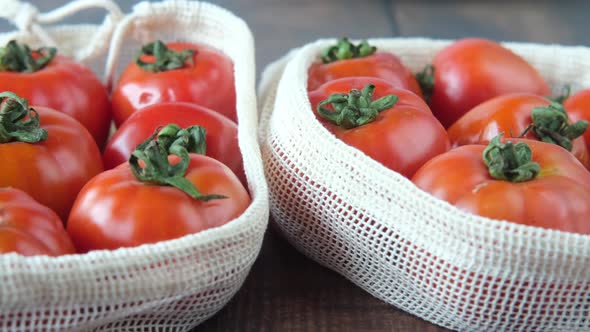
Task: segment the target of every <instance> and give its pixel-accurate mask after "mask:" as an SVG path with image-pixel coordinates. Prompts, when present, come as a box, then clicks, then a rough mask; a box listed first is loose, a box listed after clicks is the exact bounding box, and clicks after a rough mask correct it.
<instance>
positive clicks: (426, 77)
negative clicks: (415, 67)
mask: <svg viewBox="0 0 590 332" xmlns="http://www.w3.org/2000/svg"><path fill="white" fill-rule="evenodd" d="M416 80H417V81H418V84H420V89H421V90H422V94H423V95H424V99H425V100H426V102H429V101H430V97H431V96H432V93H433V92H434V66H433V65H427V66H426V67H424V70H422V71H421V72H419V73H417V74H416Z"/></svg>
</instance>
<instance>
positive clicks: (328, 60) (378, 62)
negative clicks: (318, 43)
mask: <svg viewBox="0 0 590 332" xmlns="http://www.w3.org/2000/svg"><path fill="white" fill-rule="evenodd" d="M363 46H364V48H365V49H366V50H365V51H364V52H362V51H361V50H360V48H361V47H363ZM340 49H345V50H349V52H348V53H346V52H345V53H344V54H341V55H340V56H339V55H338V51H339V50H340ZM375 51H376V48H375V47H371V46H369V45H368V44H366V42H364V43H362V44H360V45H358V46H355V45H353V44H351V43H350V42H349V41H348V40H347V39H342V40H340V41H339V42H338V44H337V45H336V46H333V47H330V48H329V49H328V50H327V52H326V53H327V55H325V56H324V57H323V63H314V64H312V65H311V67H310V68H309V76H308V80H307V90H308V91H313V90H315V89H317V88H318V87H320V85H322V84H324V83H326V82H329V81H333V80H335V79H339V78H344V77H362V76H366V77H376V78H381V79H384V80H386V81H388V82H389V83H390V84H391V85H392V86H393V87H395V88H400V89H406V90H410V91H412V92H414V93H415V94H417V95H418V96H420V97H422V90H421V89H420V85H419V84H418V81H416V78H415V77H414V75H413V74H412V72H411V71H410V70H409V69H408V68H407V67H405V66H404V65H403V63H402V62H401V60H400V59H399V58H398V57H397V56H395V55H393V54H391V53H385V52H377V53H375ZM331 53H333V54H331ZM330 55H331V56H330Z"/></svg>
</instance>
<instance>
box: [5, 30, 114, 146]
mask: <svg viewBox="0 0 590 332" xmlns="http://www.w3.org/2000/svg"><path fill="white" fill-rule="evenodd" d="M2 50H3V52H2V51H0V53H2V55H1V56H0V63H5V62H8V64H7V65H4V66H0V91H12V92H14V93H16V94H17V95H19V96H20V97H22V98H25V99H27V100H28V101H29V104H31V105H36V106H44V107H49V108H52V109H54V110H57V111H60V112H63V113H65V114H68V115H70V116H71V117H73V118H74V119H76V120H78V121H79V122H80V123H81V124H82V125H83V126H84V127H86V129H88V131H89V132H90V134H91V135H92V137H93V138H94V140H95V141H96V143H97V144H98V146H99V147H100V148H102V147H104V144H105V143H106V140H107V137H108V134H109V129H110V124H111V103H110V101H109V96H108V92H107V90H106V88H105V87H104V85H103V84H102V83H101V82H100V80H99V79H98V78H97V77H96V75H95V74H94V73H93V72H92V70H90V68H88V67H85V66H83V65H81V64H79V63H77V62H75V61H74V60H72V59H70V58H68V57H65V56H62V55H59V54H57V55H56V54H55V52H57V51H56V50H55V49H52V48H48V49H41V50H37V51H31V50H30V49H29V48H28V47H27V46H26V45H21V44H16V43H15V42H14V41H11V42H9V43H8V45H7V46H5V47H4V48H2ZM25 54H28V55H30V57H27V56H25ZM15 59H20V61H18V62H17V61H15V62H11V61H14V60H15Z"/></svg>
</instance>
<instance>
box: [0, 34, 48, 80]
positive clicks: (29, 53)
mask: <svg viewBox="0 0 590 332" xmlns="http://www.w3.org/2000/svg"><path fill="white" fill-rule="evenodd" d="M56 54H57V49H56V48H55V47H42V48H39V49H37V50H31V48H30V47H29V46H28V45H26V44H19V43H18V42H17V41H16V40H11V41H9V42H8V44H6V46H4V47H0V71H9V72H18V73H34V72H36V71H39V70H41V69H43V68H45V66H47V65H48V64H49V63H50V62H51V60H53V58H54V57H55V55H56ZM35 55H37V56H35Z"/></svg>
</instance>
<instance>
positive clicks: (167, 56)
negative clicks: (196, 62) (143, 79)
mask: <svg viewBox="0 0 590 332" xmlns="http://www.w3.org/2000/svg"><path fill="white" fill-rule="evenodd" d="M196 52H197V51H195V50H183V51H180V52H177V51H174V50H171V49H169V48H168V47H167V46H166V44H164V42H162V41H161V40H156V41H155V42H152V43H149V44H147V45H144V46H143V47H142V48H141V50H139V53H138V55H137V58H136V60H135V63H136V64H137V66H138V67H139V68H141V69H143V70H145V71H150V72H154V73H157V72H161V71H168V70H173V69H180V68H183V67H184V66H185V65H186V63H187V62H188V63H189V64H191V65H192V64H193V55H194V54H195V53H196ZM144 55H149V56H154V62H145V61H143V60H141V57H142V56H144Z"/></svg>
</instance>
